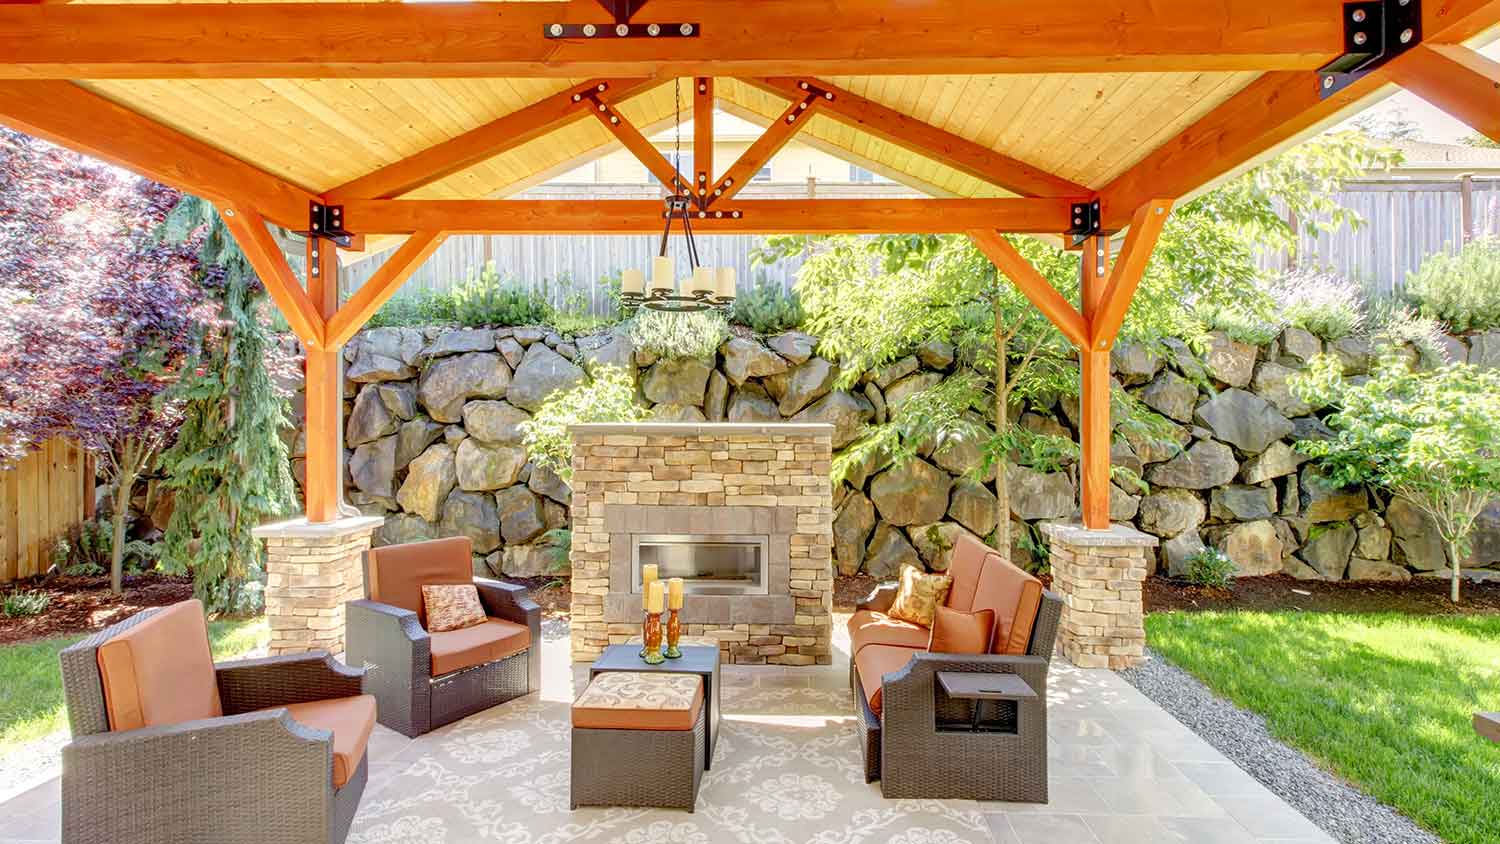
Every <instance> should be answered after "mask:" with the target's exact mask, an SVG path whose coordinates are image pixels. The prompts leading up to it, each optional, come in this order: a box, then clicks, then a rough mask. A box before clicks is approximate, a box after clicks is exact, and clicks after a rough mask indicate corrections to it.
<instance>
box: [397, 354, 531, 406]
mask: <svg viewBox="0 0 1500 844" xmlns="http://www.w3.org/2000/svg"><path fill="white" fill-rule="evenodd" d="M559 360H561V358H559ZM510 383H511V372H510V366H509V365H507V364H506V363H505V360H504V359H503V358H501V357H500V355H498V354H495V353H493V352H468V353H466V354H461V355H457V356H455V357H446V358H442V359H441V360H439V361H437V362H436V363H433V364H431V365H429V366H428V367H427V369H425V370H423V372H422V378H421V380H419V381H418V382H417V398H419V399H420V400H421V402H422V406H423V407H425V408H427V414H428V415H429V416H431V417H432V418H433V419H436V420H437V421H439V422H458V421H459V420H461V419H462V418H463V409H464V402H466V401H468V400H469V399H475V398H481V399H501V398H505V393H506V390H507V389H508V388H509V387H510Z"/></svg>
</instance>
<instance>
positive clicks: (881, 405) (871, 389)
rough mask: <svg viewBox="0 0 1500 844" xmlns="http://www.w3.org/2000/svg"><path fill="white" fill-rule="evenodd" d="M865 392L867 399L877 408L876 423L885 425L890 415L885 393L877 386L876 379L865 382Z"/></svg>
mask: <svg viewBox="0 0 1500 844" xmlns="http://www.w3.org/2000/svg"><path fill="white" fill-rule="evenodd" d="M864 394H865V401H868V402H869V403H870V406H871V407H873V408H875V424H876V425H884V424H885V423H886V422H887V421H888V420H889V419H890V415H889V414H888V413H887V412H886V406H885V394H884V393H882V392H880V388H879V387H877V386H875V382H874V381H866V382H865V388H864Z"/></svg>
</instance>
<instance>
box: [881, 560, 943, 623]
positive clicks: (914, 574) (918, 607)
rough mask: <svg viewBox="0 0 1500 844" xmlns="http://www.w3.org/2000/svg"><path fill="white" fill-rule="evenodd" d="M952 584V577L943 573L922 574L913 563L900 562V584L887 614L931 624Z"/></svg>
mask: <svg viewBox="0 0 1500 844" xmlns="http://www.w3.org/2000/svg"><path fill="white" fill-rule="evenodd" d="M951 588H953V578H951V577H949V576H948V575H946V574H923V573H922V572H921V570H919V569H918V568H917V567H916V566H911V565H905V566H902V567H901V585H900V587H898V588H897V589H896V600H895V601H894V602H893V603H892V604H891V611H890V612H889V613H887V614H888V615H889V616H890V617H891V618H899V619H901V620H902V621H910V622H911V623H912V624H920V625H922V626H923V627H931V626H932V617H933V616H934V615H936V614H937V608H938V607H940V606H942V605H943V602H944V601H946V600H948V590H949V589H951Z"/></svg>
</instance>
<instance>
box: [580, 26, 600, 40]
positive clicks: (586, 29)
mask: <svg viewBox="0 0 1500 844" xmlns="http://www.w3.org/2000/svg"><path fill="white" fill-rule="evenodd" d="M598 31H599V29H598V28H597V27H595V26H594V25H593V24H591V23H586V24H584V25H583V34H584V35H585V36H587V37H589V38H593V37H594V33H596V32H598Z"/></svg>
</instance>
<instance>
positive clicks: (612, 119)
mask: <svg viewBox="0 0 1500 844" xmlns="http://www.w3.org/2000/svg"><path fill="white" fill-rule="evenodd" d="M609 122H610V123H619V122H620V118H618V117H615V116H614V115H613V114H611V115H610V116H609Z"/></svg>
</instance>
